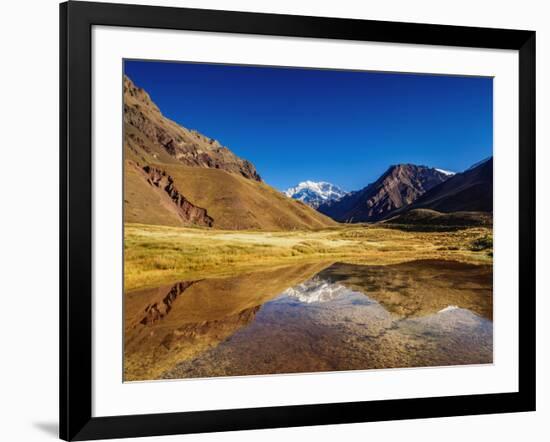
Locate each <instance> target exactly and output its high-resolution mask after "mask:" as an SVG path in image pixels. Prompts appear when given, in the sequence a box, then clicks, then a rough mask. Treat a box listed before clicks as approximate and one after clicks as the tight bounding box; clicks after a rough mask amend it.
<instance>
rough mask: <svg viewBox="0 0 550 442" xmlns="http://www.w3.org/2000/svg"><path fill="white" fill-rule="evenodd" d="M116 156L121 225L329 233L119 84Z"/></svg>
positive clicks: (250, 170) (306, 210)
mask: <svg viewBox="0 0 550 442" xmlns="http://www.w3.org/2000/svg"><path fill="white" fill-rule="evenodd" d="M190 112H191V110H190ZM124 155H125V161H124V167H125V174H124V179H125V182H124V214H125V221H126V222H132V223H143V224H156V225H167V226H200V227H207V228H208V227H213V228H218V229H230V230H241V229H256V230H298V229H300V230H311V229H320V228H324V227H329V226H333V225H335V222H334V221H333V220H331V219H330V218H328V217H326V216H325V215H323V214H321V213H319V212H317V211H316V210H314V209H312V208H311V207H308V206H306V205H305V204H302V203H300V202H298V201H294V200H292V199H290V198H287V197H286V196H284V195H283V194H281V193H280V192H278V191H277V190H275V189H273V188H272V187H270V186H269V185H267V184H266V183H264V182H263V181H262V179H261V177H260V175H259V173H258V172H257V171H256V168H255V167H254V165H253V164H252V163H251V162H250V161H248V160H246V159H242V158H239V157H238V156H237V155H235V154H234V153H233V152H232V151H231V150H229V149H228V148H227V147H224V146H222V145H221V144H220V143H219V142H218V141H216V140H214V139H212V138H209V137H207V136H205V135H203V134H200V133H199V132H197V131H195V130H190V129H187V128H185V127H183V126H181V125H179V124H177V123H175V122H174V121H172V120H170V119H168V118H166V117H165V116H163V115H162V113H161V111H160V109H159V108H158V107H157V106H156V104H155V103H154V102H153V101H152V100H151V97H150V96H149V94H148V93H147V92H146V91H145V90H143V89H142V88H139V87H137V86H136V85H135V84H134V83H133V82H132V80H131V79H130V78H128V77H127V76H125V77H124Z"/></svg>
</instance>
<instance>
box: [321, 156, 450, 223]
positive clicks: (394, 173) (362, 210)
mask: <svg viewBox="0 0 550 442" xmlns="http://www.w3.org/2000/svg"><path fill="white" fill-rule="evenodd" d="M452 176H453V175H452V174H451V173H450V172H446V171H440V170H438V169H434V168H431V167H426V166H417V165H415V164H397V165H393V166H391V167H389V168H388V170H386V171H385V172H384V173H383V174H382V175H381V176H380V178H378V179H377V180H376V181H375V182H374V183H371V184H369V185H368V186H366V187H365V188H363V189H361V190H359V191H357V192H352V193H350V194H348V195H347V196H344V197H343V198H341V199H340V200H338V201H334V202H329V203H327V204H323V205H321V206H319V208H318V210H319V211H320V212H321V213H324V214H325V215H328V216H330V217H331V218H332V219H334V220H336V221H339V222H345V223H356V222H374V221H379V220H382V219H384V218H385V217H386V216H388V215H389V214H390V213H392V212H394V211H395V210H397V209H400V208H401V207H405V206H408V205H410V204H412V203H413V202H414V201H416V200H417V199H418V198H419V197H420V196H422V195H423V194H424V193H426V192H427V191H428V190H430V189H432V188H434V187H436V186H437V185H439V184H441V183H443V182H444V181H446V180H448V179H449V178H450V177H452Z"/></svg>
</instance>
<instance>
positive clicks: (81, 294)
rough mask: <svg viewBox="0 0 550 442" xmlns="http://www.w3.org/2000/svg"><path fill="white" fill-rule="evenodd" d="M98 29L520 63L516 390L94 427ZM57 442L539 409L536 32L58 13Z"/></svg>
mask: <svg viewBox="0 0 550 442" xmlns="http://www.w3.org/2000/svg"><path fill="white" fill-rule="evenodd" d="M94 25H103V26H123V27H137V28H159V29H176V30H193V31H212V32H226V33H239V34H260V35H276V36H290V37H296V38H300V37H309V38H323V39H345V40H356V41H376V42H387V43H414V44H427V45H445V46H459V47H460V46H461V47H474V48H494V49H512V50H517V51H518V53H519V139H518V143H519V164H518V167H519V195H520V198H519V269H518V271H519V293H518V297H519V312H518V314H519V391H518V392H514V393H497V394H479V395H468V396H446V397H430V398H417V399H395V400H383V401H365V402H351V403H334V404H330V403H329V404H318V405H298V406H283V407H266V408H251V409H232V410H216V411H197V412H182V413H163V414H148V415H124V416H108V417H92V240H93V237H92V138H91V137H92V120H91V117H92V85H91V71H92V69H91V68H92V66H91V62H92V61H91V50H92V42H91V29H92V26H94ZM60 238H61V240H60V275H59V276H60V437H61V438H62V439H65V440H90V439H106V438H121V437H138V436H154V435H168V434H181V433H195V432H214V431H228V430H244V429H260V428H276V427H289V426H306V425H323V424H338V423H352V422H368V421H385V420H396V419H416V418H429V417H442V416H458V415H476V414H486V413H507V412H519V411H533V410H535V32H534V31H522V30H509V29H490V28H472V27H460V26H443V25H431V24H416V23H396V22H381V21H370V20H355V19H340V18H319V17H306V16H291V15H277V14H259V13H244V12H229V11H213V10H199V9H183V8H167V7H155V6H136V5H122V4H108V3H88V2H72V1H70V2H67V3H63V4H61V5H60Z"/></svg>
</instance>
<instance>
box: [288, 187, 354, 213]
mask: <svg viewBox="0 0 550 442" xmlns="http://www.w3.org/2000/svg"><path fill="white" fill-rule="evenodd" d="M284 194H285V195H286V196H288V197H289V198H293V199H295V200H298V201H302V202H303V203H305V204H307V205H308V206H311V207H313V208H318V207H319V206H320V205H321V204H325V203H328V202H331V201H337V200H339V199H340V198H342V197H344V196H346V195H347V194H348V192H346V191H344V190H342V189H341V188H340V187H338V186H335V185H334V184H331V183H327V182H326V181H319V182H315V181H303V182H301V183H299V184H297V185H296V186H294V187H290V188H288V189H287V190H286V191H285V192H284Z"/></svg>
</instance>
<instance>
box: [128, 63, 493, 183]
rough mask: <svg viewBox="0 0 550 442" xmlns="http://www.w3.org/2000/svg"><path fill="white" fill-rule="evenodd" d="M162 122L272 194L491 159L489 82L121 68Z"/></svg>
mask: <svg viewBox="0 0 550 442" xmlns="http://www.w3.org/2000/svg"><path fill="white" fill-rule="evenodd" d="M125 72H126V74H127V75H128V76H129V77H130V78H131V79H132V80H133V81H134V82H135V83H136V85H138V86H140V87H142V88H144V89H145V90H146V91H147V92H149V94H150V95H151V98H152V99H153V101H154V102H155V103H156V104H157V105H158V106H159V108H160V110H161V112H162V113H163V114H164V115H165V116H167V117H168V118H170V119H172V120H174V121H176V122H178V123H179V124H181V125H183V126H185V127H187V128H189V129H196V130H198V131H199V132H201V133H203V134H205V135H207V136H209V137H212V138H215V139H217V140H219V141H220V143H222V144H223V145H225V146H227V147H228V148H229V149H231V150H232V151H233V152H235V153H236V154H237V155H239V156H240V157H243V158H246V159H248V160H250V161H251V162H252V163H253V164H254V165H255V166H256V168H257V169H258V172H259V173H260V175H261V176H262V177H263V178H264V180H265V181H266V182H267V183H268V184H271V185H272V186H274V187H276V188H278V189H281V190H283V189H286V188H287V187H289V186H292V185H294V184H296V183H298V182H300V181H304V180H308V179H309V180H315V181H320V180H323V181H329V182H332V183H334V184H336V185H339V186H341V187H343V188H344V189H345V190H357V189H360V188H362V187H364V186H365V185H367V184H368V183H370V182H372V181H374V180H375V179H376V178H377V177H378V176H379V175H380V174H381V173H382V172H384V171H385V170H386V169H387V168H388V166H389V165H391V164H396V163H415V164H422V165H427V166H433V167H438V168H442V169H447V170H452V171H462V170H464V169H466V168H468V167H469V166H470V165H472V164H473V163H476V162H477V161H479V160H481V159H483V158H486V157H488V156H490V155H492V150H493V83H492V79H490V78H478V77H458V76H435V75H414V74H391V73H376V72H357V71H335V70H320V69H297V68H270V67H252V66H229V65H213V64H192V63H167V62H145V61H126V62H125Z"/></svg>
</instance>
